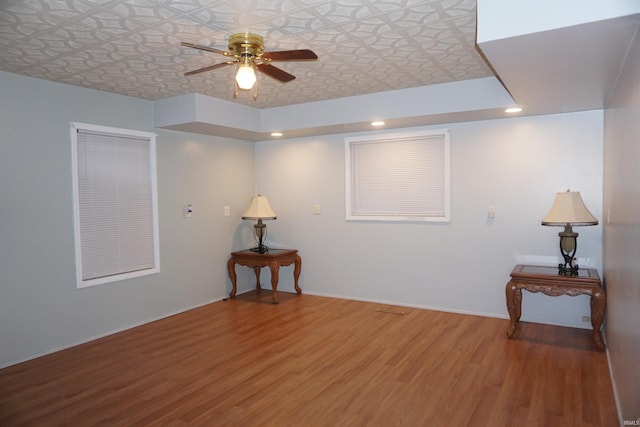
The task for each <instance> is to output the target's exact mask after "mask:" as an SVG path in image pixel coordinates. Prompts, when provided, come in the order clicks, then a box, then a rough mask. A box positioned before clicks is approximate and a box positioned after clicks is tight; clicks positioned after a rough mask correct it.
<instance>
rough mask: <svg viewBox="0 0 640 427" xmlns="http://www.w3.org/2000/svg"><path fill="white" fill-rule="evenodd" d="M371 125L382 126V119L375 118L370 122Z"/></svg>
mask: <svg viewBox="0 0 640 427" xmlns="http://www.w3.org/2000/svg"><path fill="white" fill-rule="evenodd" d="M371 126H384V122H383V121H382V120H376V121H374V122H371Z"/></svg>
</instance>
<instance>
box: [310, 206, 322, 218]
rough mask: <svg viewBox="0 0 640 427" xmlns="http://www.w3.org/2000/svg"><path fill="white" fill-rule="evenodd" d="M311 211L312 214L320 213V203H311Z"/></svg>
mask: <svg viewBox="0 0 640 427" xmlns="http://www.w3.org/2000/svg"><path fill="white" fill-rule="evenodd" d="M311 212H312V213H313V214H314V215H320V212H321V211H320V205H319V204H317V203H316V204H314V205H311Z"/></svg>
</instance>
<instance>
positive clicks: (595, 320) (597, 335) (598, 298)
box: [591, 290, 607, 350]
mask: <svg viewBox="0 0 640 427" xmlns="http://www.w3.org/2000/svg"><path fill="white" fill-rule="evenodd" d="M606 308H607V294H606V293H605V292H604V290H596V291H594V292H593V294H592V295H591V326H592V327H593V340H594V341H595V342H596V347H598V350H604V342H603V341H602V332H601V331H600V328H601V326H602V321H603V320H604V312H605V310H606Z"/></svg>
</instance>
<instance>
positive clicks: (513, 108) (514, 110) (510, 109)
mask: <svg viewBox="0 0 640 427" xmlns="http://www.w3.org/2000/svg"><path fill="white" fill-rule="evenodd" d="M520 111H522V108H520V107H511V108H507V109H506V110H504V112H505V113H519V112H520Z"/></svg>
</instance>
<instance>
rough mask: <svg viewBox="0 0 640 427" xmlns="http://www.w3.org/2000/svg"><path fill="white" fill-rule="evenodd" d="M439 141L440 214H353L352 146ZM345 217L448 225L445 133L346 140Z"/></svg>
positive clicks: (447, 140)
mask: <svg viewBox="0 0 640 427" xmlns="http://www.w3.org/2000/svg"><path fill="white" fill-rule="evenodd" d="M434 137H441V138H442V144H443V147H442V148H443V156H442V167H443V169H444V171H443V174H444V176H443V177H442V179H443V188H442V193H439V194H441V197H442V210H443V212H442V214H429V215H419V214H412V213H408V212H399V211H396V212H395V213H388V214H383V215H382V214H367V213H356V209H354V198H353V196H354V193H353V191H354V190H353V188H354V170H353V169H354V166H353V165H354V160H353V155H354V152H353V150H352V146H353V145H355V144H366V143H378V144H384V143H387V144H393V143H395V142H402V141H408V140H417V139H420V138H424V139H433V138H434ZM344 141H345V216H346V220H348V221H395V222H438V223H447V222H451V165H450V161H451V149H450V136H449V130H448V129H436V130H428V131H409V132H402V133H394V134H377V135H367V136H357V137H348V138H345V140H344Z"/></svg>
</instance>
